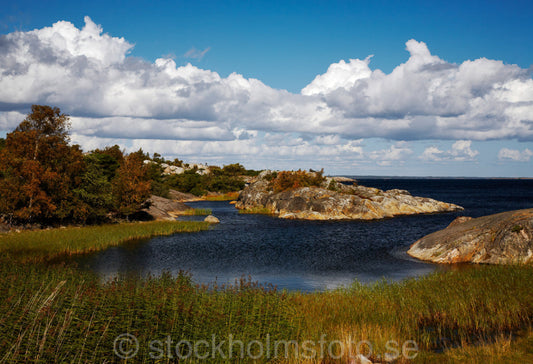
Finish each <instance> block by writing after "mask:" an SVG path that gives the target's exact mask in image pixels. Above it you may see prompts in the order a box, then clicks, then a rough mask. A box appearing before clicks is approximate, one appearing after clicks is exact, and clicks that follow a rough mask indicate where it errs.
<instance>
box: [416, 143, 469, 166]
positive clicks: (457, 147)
mask: <svg viewBox="0 0 533 364" xmlns="http://www.w3.org/2000/svg"><path fill="white" fill-rule="evenodd" d="M478 154H479V151H477V150H473V149H472V141H471V140H457V141H456V142H455V143H453V145H452V147H451V149H450V150H446V151H443V150H440V149H439V148H438V147H436V146H430V147H428V148H426V149H425V150H424V152H423V153H422V155H421V156H420V158H421V159H423V160H426V161H433V162H438V161H457V162H464V161H473V160H475V158H476V156H477V155H478Z"/></svg>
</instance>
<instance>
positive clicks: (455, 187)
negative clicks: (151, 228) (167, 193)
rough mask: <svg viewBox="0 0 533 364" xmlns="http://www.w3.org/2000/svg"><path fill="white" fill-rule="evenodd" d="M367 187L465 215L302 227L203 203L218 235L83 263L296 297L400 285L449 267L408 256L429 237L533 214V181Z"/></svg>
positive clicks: (106, 271) (119, 251) (145, 245)
mask: <svg viewBox="0 0 533 364" xmlns="http://www.w3.org/2000/svg"><path fill="white" fill-rule="evenodd" d="M359 181H360V184H362V185H366V186H372V187H378V188H381V189H391V188H400V189H406V190H408V191H410V192H411V193H412V194H413V195H415V196H424V197H431V198H435V199H438V200H441V201H446V202H452V203H456V204H459V205H461V206H463V207H464V208H465V211H461V212H457V213H445V214H435V215H418V216H402V217H396V218H393V219H387V220H380V221H368V222H361V221H335V222H324V221H320V222H317V221H295V220H283V219H277V218H273V217H269V216H262V215H239V214H238V213H237V210H236V209H235V208H234V207H233V206H232V205H229V204H228V203H227V202H196V203H191V204H190V205H191V206H193V207H199V208H211V209H212V210H213V214H214V215H215V216H217V217H218V218H219V219H220V221H221V223H220V224H218V225H215V226H213V227H212V229H211V230H209V231H205V232H200V233H192V234H176V235H174V236H168V237H158V238H154V239H150V240H144V241H136V242H132V243H129V244H127V245H125V246H121V247H115V248H110V249H107V250H105V251H103V252H99V253H95V254H93V255H89V256H84V257H82V258H80V259H78V263H79V264H80V267H82V268H84V269H90V270H93V271H95V272H97V273H98V274H100V275H101V276H103V277H112V276H115V275H117V274H119V273H120V274H122V273H131V272H135V273H140V274H142V275H148V274H152V275H158V274H160V273H161V272H163V271H170V272H172V273H177V272H179V271H180V270H184V271H189V272H190V273H191V274H192V276H193V279H194V281H195V282H197V283H213V282H215V281H216V282H217V283H219V284H222V283H234V281H235V279H236V278H240V277H242V276H243V275H244V276H246V277H247V276H248V275H250V276H251V278H252V280H254V281H255V280H257V281H259V282H261V283H272V284H274V285H276V286H278V288H287V289H291V290H302V291H312V290H324V289H332V288H335V287H338V286H340V285H349V284H350V283H351V282H353V280H354V279H358V280H360V281H362V282H372V281H376V280H379V279H381V278H383V277H384V278H386V279H391V280H400V279H403V278H406V277H412V276H418V275H422V274H427V273H430V272H433V271H435V270H443V269H452V268H451V267H448V266H443V265H436V264H429V263H424V262H420V261H417V260H415V259H412V258H410V257H408V256H407V254H406V253H405V252H406V250H407V249H408V247H409V245H410V244H412V243H413V242H414V241H416V240H417V239H419V238H421V237H422V236H424V235H426V234H429V233H431V232H433V231H436V230H439V229H442V228H444V227H446V226H447V225H448V224H449V223H450V222H451V221H452V220H453V219H454V218H455V217H457V216H460V215H466V216H472V217H478V216H483V215H487V214H492V213H497V212H502V211H507V210H514V209H522V208H531V207H533V180H489V179H475V180H473V179H472V180H471V179H384V178H380V179H365V178H359Z"/></svg>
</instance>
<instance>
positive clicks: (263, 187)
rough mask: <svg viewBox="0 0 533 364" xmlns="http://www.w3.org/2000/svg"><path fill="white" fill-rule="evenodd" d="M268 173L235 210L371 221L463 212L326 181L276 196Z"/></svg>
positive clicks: (441, 204)
mask: <svg viewBox="0 0 533 364" xmlns="http://www.w3.org/2000/svg"><path fill="white" fill-rule="evenodd" d="M268 173H269V171H266V172H263V173H261V174H260V175H259V177H258V180H257V181H256V182H254V183H252V184H250V185H249V186H247V187H246V188H245V189H244V190H243V191H242V192H241V193H240V195H239V198H238V199H237V203H236V204H235V207H236V208H238V209H247V210H251V211H254V210H255V211H269V212H270V213H271V214H274V215H277V216H278V217H280V218H285V219H306V220H341V219H358V220H373V219H383V218H387V217H393V216H398V215H412V214H424V213H435V212H446V211H455V210H462V207H460V206H457V205H454V204H451V203H446V202H440V201H436V200H433V199H430V198H423V197H415V196H411V194H410V193H409V192H407V191H404V190H389V191H382V190H380V189H377V188H371V187H364V186H358V185H354V186H347V185H344V184H341V183H338V182H335V181H334V180H333V179H331V178H326V179H325V180H324V182H323V183H322V184H321V185H320V186H318V187H300V188H295V189H290V190H286V191H282V192H278V193H275V192H273V191H271V190H270V186H269V181H268V178H267V176H268Z"/></svg>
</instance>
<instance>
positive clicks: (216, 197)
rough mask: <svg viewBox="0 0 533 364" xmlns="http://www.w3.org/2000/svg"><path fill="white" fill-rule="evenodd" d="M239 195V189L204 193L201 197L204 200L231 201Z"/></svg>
mask: <svg viewBox="0 0 533 364" xmlns="http://www.w3.org/2000/svg"><path fill="white" fill-rule="evenodd" d="M238 197H239V191H236V192H227V193H224V194H219V195H205V196H203V197H202V199H203V200H206V201H232V200H236V199H237V198H238Z"/></svg>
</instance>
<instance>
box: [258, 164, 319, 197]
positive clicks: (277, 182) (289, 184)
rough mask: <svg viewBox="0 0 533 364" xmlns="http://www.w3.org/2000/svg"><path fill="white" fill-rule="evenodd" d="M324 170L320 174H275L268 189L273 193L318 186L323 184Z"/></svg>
mask: <svg viewBox="0 0 533 364" xmlns="http://www.w3.org/2000/svg"><path fill="white" fill-rule="evenodd" d="M323 173H324V170H321V171H320V172H307V171H302V170H300V169H299V170H297V171H296V172H294V171H282V172H278V173H277V174H276V177H274V178H273V179H272V180H271V181H270V183H269V185H268V187H269V188H270V189H271V190H273V191H274V192H276V193H278V192H282V191H286V190H290V189H294V188H300V187H312V186H320V185H321V184H322V182H324V180H325V177H324V176H323Z"/></svg>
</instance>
